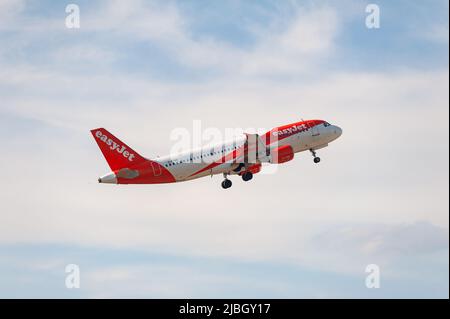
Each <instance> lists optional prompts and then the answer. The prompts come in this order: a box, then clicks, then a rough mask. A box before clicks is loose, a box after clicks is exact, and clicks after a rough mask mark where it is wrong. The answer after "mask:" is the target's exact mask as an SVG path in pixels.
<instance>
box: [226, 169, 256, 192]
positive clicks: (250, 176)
mask: <svg viewBox="0 0 450 319" xmlns="http://www.w3.org/2000/svg"><path fill="white" fill-rule="evenodd" d="M223 177H224V178H225V179H224V180H223V182H222V188H223V189H228V188H230V187H231V186H232V185H233V183H232V182H231V181H230V180H229V179H228V174H223ZM252 179H253V173H252V172H245V173H244V174H242V180H243V181H244V182H248V181H250V180H252Z"/></svg>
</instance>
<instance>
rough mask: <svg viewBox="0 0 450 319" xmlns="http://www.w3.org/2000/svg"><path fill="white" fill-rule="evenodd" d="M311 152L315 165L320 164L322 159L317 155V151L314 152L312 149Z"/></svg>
mask: <svg viewBox="0 0 450 319" xmlns="http://www.w3.org/2000/svg"><path fill="white" fill-rule="evenodd" d="M309 151H310V152H311V154H312V156H314V163H316V164H318V163H320V157H318V156H317V155H316V151H314V150H313V149H310V150H309Z"/></svg>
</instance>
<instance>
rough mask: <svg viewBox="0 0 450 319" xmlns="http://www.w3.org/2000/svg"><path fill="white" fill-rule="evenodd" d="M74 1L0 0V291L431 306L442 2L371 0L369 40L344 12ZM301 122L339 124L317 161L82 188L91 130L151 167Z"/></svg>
mask: <svg viewBox="0 0 450 319" xmlns="http://www.w3.org/2000/svg"><path fill="white" fill-rule="evenodd" d="M75 3H76V4H78V5H79V7H80V10H81V28H80V29H67V28H66V27H65V24H64V21H65V17H66V13H65V11H64V10H65V6H66V4H67V3H64V2H58V3H55V2H54V1H33V0H28V1H26V0H17V1H12V0H0V115H1V116H0V132H1V134H0V143H1V145H2V146H3V149H4V150H7V152H5V153H4V154H3V156H2V164H3V165H2V166H3V167H4V168H5V169H4V171H3V182H2V184H1V186H0V193H1V194H2V203H3V207H2V213H1V214H0V296H1V297H14V298H15V297H65V298H78V297H152V298H158V297H178V298H183V297H214V298H216V297H217V298H220V297H249V298H256V297H274V298H278V297H286V298H321V297H324V298H328V297H337V298H346V297H362V298H380V297H388V298H399V297H443V298H444V297H445V298H448V282H449V280H448V273H449V271H448V131H449V130H448V129H449V125H448V53H449V52H448V1H431V0H430V1H426V2H425V1H400V0H397V1H376V2H375V3H377V4H378V5H379V6H380V9H381V28H380V29H376V30H373V29H367V28H366V26H365V18H366V15H367V14H366V13H365V7H366V5H367V4H368V2H365V1H357V0H355V1H352V0H346V1H340V2H339V3H336V2H335V1H258V2H257V1H209V2H208V3H205V2H201V1H159V2H158V1H138V0H134V1H127V2H123V1H77V2H75ZM302 117H303V118H323V119H326V120H328V121H330V122H333V123H336V124H338V125H339V126H341V127H343V129H344V135H343V136H342V138H341V139H340V140H338V141H337V142H336V143H334V144H333V145H331V146H330V147H329V148H327V149H324V150H321V152H320V156H321V157H322V159H323V163H321V165H320V166H319V167H314V166H312V165H311V159H310V156H309V154H306V155H304V154H301V155H299V156H298V158H296V160H295V161H293V162H290V163H287V164H286V165H283V166H282V167H280V168H279V169H278V170H277V172H276V174H263V175H258V176H257V178H255V180H254V181H252V184H243V183H239V182H238V181H237V180H236V183H235V185H233V188H232V189H231V192H226V193H224V192H223V191H222V190H221V189H220V177H215V178H213V179H204V180H199V181H195V182H189V183H184V184H179V185H153V186H152V185H150V186H144V187H108V185H98V184H97V183H96V178H97V177H98V175H101V174H103V173H105V172H106V171H107V166H106V164H105V162H104V160H103V158H102V157H101V154H100V152H99V151H98V149H97V147H96V145H95V143H94V142H93V141H92V140H91V136H90V134H89V130H90V129H92V128H94V127H99V126H102V127H106V128H108V129H109V130H110V131H112V132H113V133H115V134H116V135H118V136H119V137H120V138H121V139H123V140H125V141H126V142H127V144H130V145H132V146H133V147H134V148H135V149H137V150H139V152H140V153H143V154H145V155H146V156H148V157H153V156H156V155H163V154H166V153H168V152H169V151H170V145H171V143H173V141H171V140H170V133H171V131H172V130H173V129H175V128H180V127H181V128H187V129H188V130H191V129H192V123H193V121H194V120H201V121H202V125H203V127H205V128H206V127H216V128H219V129H225V128H227V127H233V128H234V127H242V128H246V127H255V128H260V127H261V128H271V127H274V126H278V125H280V124H285V123H290V122H293V121H297V120H298V119H299V118H302ZM105 186H106V187H105ZM268 199H270V200H268ZM72 263H75V264H78V265H79V266H80V268H81V282H82V284H81V285H82V286H81V288H80V289H78V290H68V289H66V288H65V286H64V278H65V275H66V274H65V272H64V269H65V265H67V264H72ZM373 263H375V264H378V265H379V266H380V269H381V274H382V277H381V278H382V287H381V288H380V289H376V290H370V289H367V288H366V287H365V276H366V273H365V271H364V270H365V267H366V265H368V264H373Z"/></svg>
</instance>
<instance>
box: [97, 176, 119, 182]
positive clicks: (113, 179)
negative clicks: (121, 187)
mask: <svg viewBox="0 0 450 319" xmlns="http://www.w3.org/2000/svg"><path fill="white" fill-rule="evenodd" d="M98 182H99V183H105V184H117V177H116V174H114V173H109V174H106V175H104V176H102V177H100V178H99V179H98Z"/></svg>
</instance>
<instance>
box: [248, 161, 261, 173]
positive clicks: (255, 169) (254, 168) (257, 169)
mask: <svg viewBox="0 0 450 319" xmlns="http://www.w3.org/2000/svg"><path fill="white" fill-rule="evenodd" d="M261 166H262V165H261V163H258V164H255V165H252V166H250V167H249V168H248V171H249V172H251V173H252V174H258V173H259V172H260V171H261Z"/></svg>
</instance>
